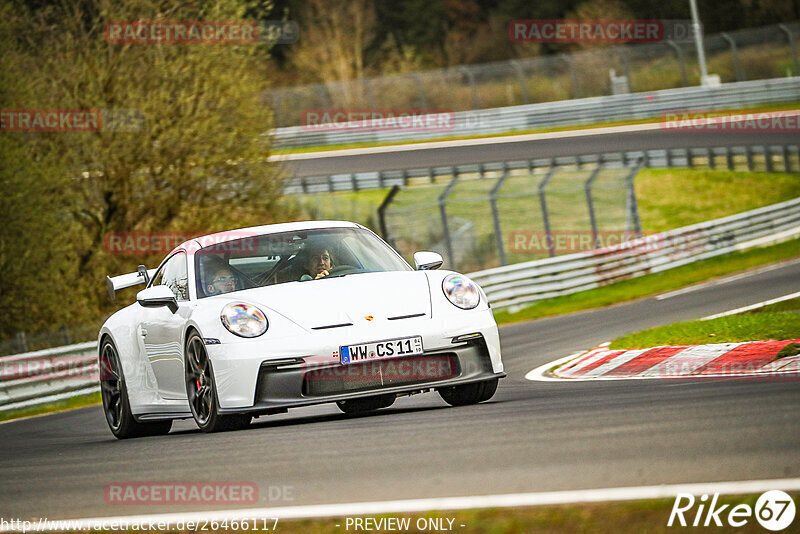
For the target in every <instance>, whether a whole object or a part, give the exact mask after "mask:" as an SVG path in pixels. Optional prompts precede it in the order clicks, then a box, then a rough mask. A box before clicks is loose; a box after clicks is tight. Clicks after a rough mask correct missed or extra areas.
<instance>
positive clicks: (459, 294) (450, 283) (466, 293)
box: [442, 274, 481, 310]
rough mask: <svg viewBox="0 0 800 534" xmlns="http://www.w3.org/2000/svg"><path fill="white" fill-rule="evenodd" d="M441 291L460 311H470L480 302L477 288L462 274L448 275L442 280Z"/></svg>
mask: <svg viewBox="0 0 800 534" xmlns="http://www.w3.org/2000/svg"><path fill="white" fill-rule="evenodd" d="M442 290H443V291H444V294H445V296H446V297H447V300H449V301H450V302H452V303H453V305H455V306H458V307H459V308H461V309H462V310H471V309H472V308H474V307H475V306H477V305H478V302H480V300H481V294H480V291H478V286H476V285H475V282H473V281H472V280H470V279H469V278H467V277H466V276H464V275H463V274H448V275H447V276H446V277H445V279H444V280H442Z"/></svg>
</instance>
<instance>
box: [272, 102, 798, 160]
mask: <svg viewBox="0 0 800 534" xmlns="http://www.w3.org/2000/svg"><path fill="white" fill-rule="evenodd" d="M781 113H784V114H786V115H788V116H793V114H798V113H800V110H786V111H782V112H781ZM748 114H749V113H745V112H743V113H742V114H741V115H742V118H741V119H740V120H739V121H732V122H731V124H733V123H734V122H741V121H745V120H747V115H748ZM670 129H673V128H671V127H669V128H668V127H665V126H664V125H663V124H662V123H661V121H659V122H650V123H645V124H623V125H621V126H606V127H603V128H586V129H583V130H562V131H559V132H543V133H533V134H520V135H500V136H497V137H480V138H477V139H452V140H449V141H427V142H422V143H406V144H402V145H385V146H370V147H361V148H345V149H342V150H321V151H319V152H300V153H296V154H275V155H272V156H270V157H269V159H268V160H269V161H270V162H273V161H297V160H304V159H321V158H334V157H341V156H363V155H366V154H384V153H386V152H410V151H415V150H431V149H436V148H452V147H462V146H478V145H496V144H503V143H521V142H525V141H542V140H545V139H566V138H570V137H584V136H595V135H613V134H618V133H631V132H648V131H654V130H665V131H666V130H670Z"/></svg>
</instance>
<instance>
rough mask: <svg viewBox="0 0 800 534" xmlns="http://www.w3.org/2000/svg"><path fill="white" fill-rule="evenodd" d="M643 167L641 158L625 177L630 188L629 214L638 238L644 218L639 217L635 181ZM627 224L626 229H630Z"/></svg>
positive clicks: (640, 234)
mask: <svg viewBox="0 0 800 534" xmlns="http://www.w3.org/2000/svg"><path fill="white" fill-rule="evenodd" d="M641 168H642V160H639V161H637V162H636V166H635V167H634V168H633V169H631V172H630V173H628V176H627V177H626V178H625V181H626V183H627V189H628V214H629V215H630V217H631V220H632V222H633V231H634V233H635V234H636V237H637V238H638V237H642V220H641V219H640V218H639V203H638V202H637V201H636V188H635V187H634V183H633V181H634V179H635V178H636V175H637V174H639V170H640V169H641ZM625 226H626V228H625V230H628V227H629V226H628V224H626V225H625Z"/></svg>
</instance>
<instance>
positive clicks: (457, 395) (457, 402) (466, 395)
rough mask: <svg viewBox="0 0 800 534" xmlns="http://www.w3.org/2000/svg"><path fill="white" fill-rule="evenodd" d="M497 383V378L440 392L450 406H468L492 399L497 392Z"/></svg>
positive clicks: (440, 389)
mask: <svg viewBox="0 0 800 534" xmlns="http://www.w3.org/2000/svg"><path fill="white" fill-rule="evenodd" d="M497 382H498V379H497V378H492V379H491V380H484V381H483V382H473V383H472V384H464V385H463V386H450V387H447V388H439V390H438V391H439V395H440V396H441V397H442V400H444V401H445V402H446V403H447V404H449V405H450V406H467V405H469V404H477V403H479V402H483V401H487V400H489V399H491V398H492V395H494V392H495V391H497Z"/></svg>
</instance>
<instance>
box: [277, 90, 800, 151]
mask: <svg viewBox="0 0 800 534" xmlns="http://www.w3.org/2000/svg"><path fill="white" fill-rule="evenodd" d="M798 107H800V102H785V103H781V104H763V105H760V106H751V107H745V108H738V109H730V110H726V111H735V112H737V113H746V112H763V111H785V110H793V109H798ZM660 120H661V116H656V117H647V118H643V119H622V120H616V121H604V122H595V123H591V124H570V125H566V126H550V127H543V128H528V129H525V130H514V131H510V132H502V133H495V134H489V135H487V134H472V135H450V136H448V135H443V136H440V137H432V138H429V139H409V140H403V141H384V142H370V141H362V142H358V143H339V144H335V145H315V146H302V147H291V148H275V149H274V150H273V151H272V154H273V155H281V154H305V153H308V152H326V151H332V150H346V149H350V148H369V147H381V146H397V145H413V144H418V143H435V142H438V141H457V140H466V139H484V138H487V137H508V136H513V135H527V134H538V133H550V132H567V131H572V130H589V129H592V128H608V127H612V126H626V125H629V124H651V123H656V122H659V121H660Z"/></svg>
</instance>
